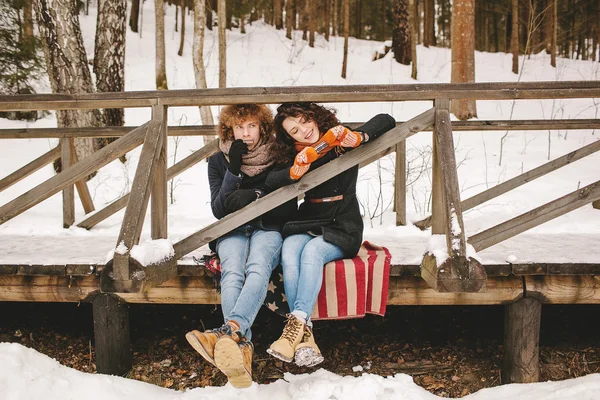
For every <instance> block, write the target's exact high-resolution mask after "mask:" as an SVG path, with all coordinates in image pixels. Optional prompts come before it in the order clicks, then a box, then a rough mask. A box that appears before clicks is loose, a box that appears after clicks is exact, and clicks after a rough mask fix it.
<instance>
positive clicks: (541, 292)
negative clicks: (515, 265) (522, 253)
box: [523, 275, 600, 304]
mask: <svg viewBox="0 0 600 400" xmlns="http://www.w3.org/2000/svg"><path fill="white" fill-rule="evenodd" d="M523 279H524V280H525V287H526V290H527V296H529V297H535V298H536V299H538V300H539V301H541V302H542V303H544V304H598V303H600V277H599V276H583V275H578V276H552V275H550V276H525V277H523Z"/></svg>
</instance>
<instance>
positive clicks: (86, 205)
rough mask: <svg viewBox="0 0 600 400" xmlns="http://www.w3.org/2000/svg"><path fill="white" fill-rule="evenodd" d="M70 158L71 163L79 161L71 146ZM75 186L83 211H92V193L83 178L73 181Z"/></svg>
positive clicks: (87, 212) (93, 208)
mask: <svg viewBox="0 0 600 400" xmlns="http://www.w3.org/2000/svg"><path fill="white" fill-rule="evenodd" d="M71 160H72V162H73V164H75V163H77V162H79V158H78V157H77V153H76V152H75V148H74V147H73V146H71ZM75 188H77V193H79V200H80V201H81V205H82V206H83V211H85V213H86V214H89V213H91V212H93V211H94V210H95V209H96V208H95V207H94V200H93V199H92V195H91V194H90V190H89V189H88V186H87V182H86V181H85V179H81V180H78V181H77V182H75Z"/></svg>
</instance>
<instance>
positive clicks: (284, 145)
mask: <svg viewBox="0 0 600 400" xmlns="http://www.w3.org/2000/svg"><path fill="white" fill-rule="evenodd" d="M288 117H292V118H298V117H302V118H305V119H307V120H312V121H315V123H316V124H317V127H318V128H319V133H323V132H327V131H328V130H329V129H331V128H333V127H334V126H336V125H340V124H341V122H340V121H339V120H338V119H337V117H336V116H335V110H334V109H332V108H326V107H324V106H322V105H320V104H317V103H283V104H282V105H280V106H279V107H277V115H275V138H276V139H277V140H276V147H277V149H278V153H281V154H284V155H285V156H287V157H288V159H289V160H291V159H293V158H294V156H295V155H296V149H295V148H294V143H295V141H294V139H293V138H292V137H291V136H290V135H289V134H288V133H287V132H286V130H285V129H284V128H283V121H284V120H285V119H286V118H288Z"/></svg>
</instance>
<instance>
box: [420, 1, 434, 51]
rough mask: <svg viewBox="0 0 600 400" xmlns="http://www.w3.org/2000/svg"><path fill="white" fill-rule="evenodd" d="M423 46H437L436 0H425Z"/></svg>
mask: <svg viewBox="0 0 600 400" xmlns="http://www.w3.org/2000/svg"><path fill="white" fill-rule="evenodd" d="M423 24H424V26H423V46H425V47H429V46H435V1H434V0H425V15H424V17H423Z"/></svg>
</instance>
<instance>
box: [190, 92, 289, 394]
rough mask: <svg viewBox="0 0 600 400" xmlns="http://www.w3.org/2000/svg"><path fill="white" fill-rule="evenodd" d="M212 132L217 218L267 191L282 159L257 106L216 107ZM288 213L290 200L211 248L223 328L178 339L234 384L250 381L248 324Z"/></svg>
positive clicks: (268, 119) (267, 117) (266, 114)
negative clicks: (216, 118)
mask: <svg viewBox="0 0 600 400" xmlns="http://www.w3.org/2000/svg"><path fill="white" fill-rule="evenodd" d="M218 133H219V148H220V150H221V151H220V152H218V153H216V154H214V155H213V156H211V157H210V158H209V159H208V179H209V184H210V192H211V208H212V212H213V214H214V216H215V217H216V218H218V219H221V218H223V217H225V216H226V215H228V214H230V213H233V212H235V211H237V210H239V209H241V208H243V207H244V206H246V205H248V204H250V203H251V202H253V201H255V200H256V199H258V198H260V197H262V196H264V195H265V194H266V193H268V192H270V188H269V187H268V186H267V185H266V178H267V176H268V175H269V173H270V172H271V171H272V170H273V169H274V168H275V167H276V165H277V163H278V162H280V161H282V160H285V158H283V157H282V156H279V155H278V153H277V149H276V148H275V146H274V142H275V137H274V135H273V114H272V113H271V111H270V110H269V108H267V107H266V106H264V105H257V104H240V105H230V106H226V107H224V108H223V110H222V111H221V114H220V116H219V127H218ZM296 208H297V204H296V201H295V200H292V201H290V202H287V203H284V204H283V205H281V206H279V207H277V208H276V209H274V210H272V211H269V212H268V213H266V214H264V215H262V216H260V217H258V218H256V219H254V220H253V221H251V222H249V223H247V224H245V225H242V226H240V227H238V228H237V229H235V230H233V231H231V232H230V233H228V234H226V235H224V236H221V237H220V238H218V239H217V240H216V241H214V242H212V243H211V249H213V250H214V251H216V253H217V255H218V257H219V261H220V265H221V308H222V311H223V318H224V324H223V326H221V327H219V328H216V329H211V330H207V331H204V332H199V331H197V330H194V331H191V332H188V333H187V334H186V339H187V340H188V342H189V343H190V344H191V345H192V347H193V348H194V349H195V350H196V351H197V352H198V353H200V354H201V355H202V357H204V358H205V359H206V360H207V361H208V362H210V363H211V364H213V365H215V366H216V367H217V368H219V369H220V370H221V371H222V372H223V373H224V374H225V375H227V377H228V379H229V382H230V383H231V384H232V386H234V387H238V388H242V387H248V386H250V385H251V384H252V353H253V345H252V342H251V341H250V339H251V336H252V333H251V330H250V327H251V326H252V323H253V322H254V318H255V317H256V314H257V313H258V310H259V309H260V307H261V305H262V303H263V301H264V299H265V297H266V293H267V286H268V284H269V278H270V276H271V272H272V271H273V269H274V268H275V267H276V266H277V265H278V264H279V261H280V256H281V246H282V242H283V239H282V237H281V233H280V230H281V227H282V224H283V222H284V221H285V220H286V218H288V217H292V216H293V215H294V213H295V212H296Z"/></svg>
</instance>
